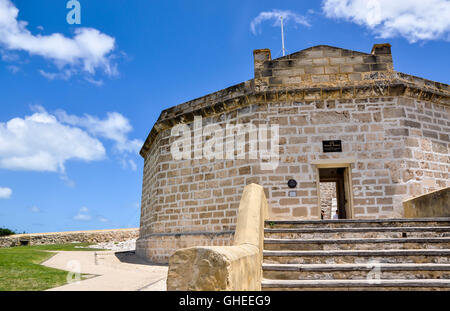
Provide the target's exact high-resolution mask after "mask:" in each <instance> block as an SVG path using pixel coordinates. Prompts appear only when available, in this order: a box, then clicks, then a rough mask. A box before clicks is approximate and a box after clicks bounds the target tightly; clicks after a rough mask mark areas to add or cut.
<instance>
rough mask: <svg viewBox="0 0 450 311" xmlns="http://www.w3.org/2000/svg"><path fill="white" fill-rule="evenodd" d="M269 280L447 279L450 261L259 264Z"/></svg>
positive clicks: (448, 277)
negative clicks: (430, 262) (426, 262)
mask: <svg viewBox="0 0 450 311" xmlns="http://www.w3.org/2000/svg"><path fill="white" fill-rule="evenodd" d="M263 277H264V278H265V279H273V280H276V279H278V280H338V279H352V280H367V279H368V278H371V279H377V278H381V279H450V264H429V263H428V264H415V263H412V264H405V263H397V264H385V263H382V264H376V265H373V264H263Z"/></svg>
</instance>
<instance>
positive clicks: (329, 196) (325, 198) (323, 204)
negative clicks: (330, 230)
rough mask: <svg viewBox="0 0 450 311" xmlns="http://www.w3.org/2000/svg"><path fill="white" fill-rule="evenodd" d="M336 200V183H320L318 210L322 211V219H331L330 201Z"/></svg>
mask: <svg viewBox="0 0 450 311" xmlns="http://www.w3.org/2000/svg"><path fill="white" fill-rule="evenodd" d="M333 198H334V199H336V183H335V182H321V183H320V209H321V210H322V211H324V216H323V219H332V218H333V213H332V211H331V207H332V200H333Z"/></svg>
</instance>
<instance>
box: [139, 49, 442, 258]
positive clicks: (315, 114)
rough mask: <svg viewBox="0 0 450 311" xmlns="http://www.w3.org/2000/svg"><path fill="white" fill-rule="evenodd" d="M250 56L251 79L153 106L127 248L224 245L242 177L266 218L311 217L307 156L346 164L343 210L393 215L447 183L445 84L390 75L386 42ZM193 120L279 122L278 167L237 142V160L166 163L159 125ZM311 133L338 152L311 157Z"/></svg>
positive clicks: (318, 148)
mask: <svg viewBox="0 0 450 311" xmlns="http://www.w3.org/2000/svg"><path fill="white" fill-rule="evenodd" d="M254 62H255V63H254V66H255V79H253V80H249V81H247V82H245V83H242V84H239V85H236V86H234V87H230V88H227V89H225V90H222V91H219V92H216V93H213V94H210V95H207V96H204V97H202V98H199V99H196V100H194V101H191V102H188V103H184V104H181V105H179V106H176V107H173V108H170V109H167V110H165V111H163V112H162V113H161V116H160V118H159V119H158V122H157V123H156V124H155V126H154V127H153V129H152V131H151V133H150V134H149V136H148V138H147V140H146V142H145V144H144V146H143V148H142V150H141V155H142V156H143V157H144V159H145V166H144V180H143V189H142V207H141V208H142V213H141V235H140V239H139V241H138V253H140V254H142V255H144V256H146V257H149V258H151V259H155V260H156V261H162V262H167V260H168V257H169V256H170V255H171V254H172V253H173V250H175V249H177V248H179V247H188V246H193V245H230V244H231V241H232V232H233V231H234V228H235V223H236V215H237V209H238V204H239V199H240V196H241V192H242V190H243V187H244V186H245V185H247V184H250V183H257V184H260V185H262V186H263V187H264V191H265V193H266V197H267V199H268V202H269V213H270V218H271V219H274V220H276V219H317V218H320V208H319V206H318V204H319V203H318V194H317V179H318V176H316V167H315V166H314V165H313V164H312V162H313V161H317V160H325V159H328V160H333V159H334V160H339V159H353V160H354V162H353V164H351V167H350V168H351V172H352V174H351V181H352V184H353V189H352V192H353V203H354V217H355V218H390V217H402V216H403V207H402V201H403V200H405V199H407V198H409V197H411V196H413V195H418V194H422V193H425V192H428V191H431V190H435V189H438V188H441V187H445V186H449V185H450V180H449V178H448V177H449V176H448V173H449V169H450V167H449V163H450V161H449V152H448V143H449V133H450V122H449V119H450V118H449V117H450V109H449V107H450V106H449V104H450V101H449V93H450V87H449V86H448V85H445V84H441V83H438V82H433V81H429V80H425V79H421V78H417V77H413V76H409V75H406V74H403V73H399V72H395V71H393V66H392V56H391V55H390V47H389V46H388V45H380V46H375V47H374V49H373V51H372V54H366V53H360V52H355V51H349V50H343V49H338V48H332V47H327V46H318V47H314V48H311V49H307V50H304V51H302V52H299V53H294V54H291V55H288V56H286V57H283V58H280V59H276V60H272V59H271V57H270V51H269V50H257V51H255V53H254ZM194 116H202V117H203V120H202V126H203V128H205V126H207V125H209V124H216V125H218V126H219V127H221V128H222V129H225V128H226V124H247V123H249V122H252V124H254V125H260V124H267V125H270V124H277V125H279V135H280V148H279V150H280V159H279V165H278V167H277V168H276V170H273V171H265V170H262V169H261V165H260V161H259V160H250V159H249V158H248V152H249V144H247V145H246V149H245V150H246V155H247V157H246V159H233V160H232V159H227V158H226V156H225V155H224V156H223V158H221V159H217V158H216V159H213V160H208V159H206V158H202V159H192V160H174V159H173V158H172V155H171V153H170V148H171V144H172V143H173V142H174V141H175V139H179V137H171V135H170V132H171V129H172V128H173V127H174V125H176V124H187V125H188V126H189V127H190V129H191V130H193V129H194V125H193V123H194ZM224 136H225V137H224V139H225V140H226V139H227V137H230V136H233V133H231V134H229V133H226V134H225V135H224ZM323 140H342V145H343V146H342V147H343V150H342V152H340V153H323V152H322V141H323ZM192 158H194V152H192ZM289 179H296V180H297V181H298V186H297V188H296V189H294V190H296V192H297V193H296V196H295V197H290V196H289V195H288V193H289V190H290V189H288V187H287V181H288V180H289ZM214 234H217V236H218V237H220V238H219V239H216V238H213V239H211V238H210V236H211V235H214Z"/></svg>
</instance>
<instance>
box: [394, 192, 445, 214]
mask: <svg viewBox="0 0 450 311" xmlns="http://www.w3.org/2000/svg"><path fill="white" fill-rule="evenodd" d="M403 208H404V209H405V217H407V218H420V217H450V187H446V188H443V189H440V190H436V191H433V192H430V193H426V194H424V195H421V196H418V197H415V198H412V199H409V200H406V201H404V202H403Z"/></svg>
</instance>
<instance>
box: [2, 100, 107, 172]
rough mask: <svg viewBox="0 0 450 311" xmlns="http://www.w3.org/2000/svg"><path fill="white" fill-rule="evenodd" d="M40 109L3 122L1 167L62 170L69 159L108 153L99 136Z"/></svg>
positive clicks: (94, 157)
mask: <svg viewBox="0 0 450 311" xmlns="http://www.w3.org/2000/svg"><path fill="white" fill-rule="evenodd" d="M38 109H39V111H37V112H35V113H34V114H32V115H31V116H26V117H24V118H14V119H11V120H9V121H8V122H6V123H2V122H0V168H4V169H11V170H31V171H49V172H61V173H63V172H64V170H65V167H64V163H65V162H66V161H67V160H71V159H78V160H84V161H94V160H101V159H103V158H104V157H105V148H104V147H103V144H102V143H101V142H100V141H99V140H98V139H96V138H94V137H92V136H91V135H89V134H88V133H87V132H85V131H83V130H82V129H80V128H77V127H73V126H70V125H67V124H63V123H61V122H59V121H58V120H57V118H56V117H55V116H53V115H51V114H49V113H48V112H46V111H45V110H44V109H43V108H42V107H39V108H38Z"/></svg>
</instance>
